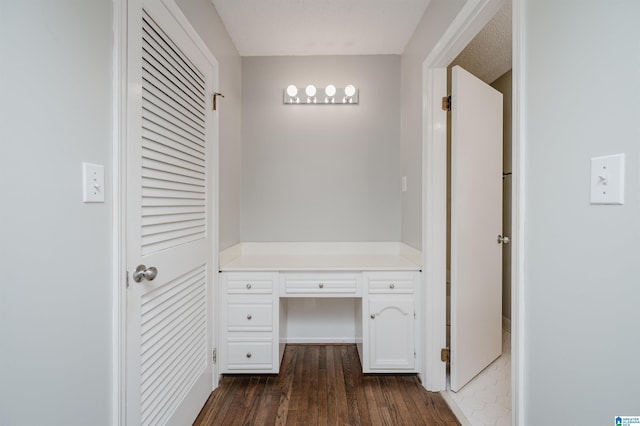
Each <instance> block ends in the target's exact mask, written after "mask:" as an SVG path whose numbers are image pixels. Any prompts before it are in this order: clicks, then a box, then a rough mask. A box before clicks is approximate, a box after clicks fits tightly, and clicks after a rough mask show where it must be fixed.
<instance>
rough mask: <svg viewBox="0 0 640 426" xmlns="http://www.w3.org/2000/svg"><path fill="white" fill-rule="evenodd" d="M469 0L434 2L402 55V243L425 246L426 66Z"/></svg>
mask: <svg viewBox="0 0 640 426" xmlns="http://www.w3.org/2000/svg"><path fill="white" fill-rule="evenodd" d="M464 3H465V0H431V2H430V3H429V6H428V7H427V10H426V11H425V13H424V16H423V17H422V20H421V21H420V23H419V24H418V27H417V28H416V31H415V32H414V34H413V36H412V37H411V39H410V40H409V42H408V43H407V46H406V47H405V50H404V53H403V54H402V154H401V155H402V160H401V161H402V162H401V175H402V176H407V192H405V193H403V194H402V242H404V243H406V244H408V245H410V246H412V247H415V248H417V249H420V248H421V247H422V120H423V108H422V105H423V99H422V93H423V88H422V76H423V73H422V64H423V62H424V60H425V59H426V57H427V55H428V54H429V52H431V50H432V49H433V47H434V46H435V44H436V43H437V42H438V40H440V37H442V34H443V33H444V31H445V30H446V29H447V28H448V26H449V24H450V23H451V21H452V20H453V18H454V17H455V16H456V15H457V14H458V12H459V11H460V10H461V9H462V6H463V5H464Z"/></svg>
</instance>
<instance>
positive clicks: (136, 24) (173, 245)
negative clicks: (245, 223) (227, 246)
mask: <svg viewBox="0 0 640 426" xmlns="http://www.w3.org/2000/svg"><path fill="white" fill-rule="evenodd" d="M127 20H128V28H127V49H128V54H127V135H126V208H125V210H126V268H127V271H128V288H127V292H126V304H127V308H126V327H125V328H126V360H125V362H126V367H125V368H126V372H125V377H126V378H125V386H126V400H125V404H126V408H125V415H126V423H127V424H131V425H134V424H135V425H138V424H139V425H146V424H149V425H156V424H188V423H189V424H190V423H191V422H193V420H194V419H195V417H196V415H197V414H198V412H199V410H200V409H201V408H202V405H203V404H204V402H205V401H206V399H207V397H208V396H209V394H210V392H211V390H212V389H213V387H214V385H215V383H214V380H213V379H214V374H213V365H212V347H213V337H214V336H213V330H214V328H213V280H214V279H215V276H216V274H217V262H216V257H214V256H213V253H215V250H216V247H217V244H216V241H217V225H216V223H217V219H216V214H215V212H216V209H217V203H216V199H217V123H216V120H215V117H214V115H213V112H212V110H211V98H210V97H211V94H212V93H213V91H214V90H213V88H214V84H216V83H217V82H216V78H217V63H216V61H215V58H213V57H212V55H211V54H210V53H209V52H208V51H207V50H206V48H205V47H204V43H202V41H201V40H199V39H198V37H197V35H196V33H195V31H194V30H193V29H192V28H191V27H190V26H189V24H188V21H187V20H186V18H185V17H184V15H182V13H181V12H180V10H179V8H178V7H177V6H176V5H175V3H173V2H172V1H170V0H144V1H142V2H138V1H131V2H129V5H128V11H127ZM138 265H145V266H146V267H152V266H153V267H156V268H157V270H158V274H157V277H156V278H155V279H154V280H152V281H149V280H144V279H143V280H142V281H141V282H135V281H134V279H133V276H132V273H133V271H135V270H136V267H138Z"/></svg>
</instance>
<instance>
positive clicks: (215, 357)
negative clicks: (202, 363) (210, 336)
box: [211, 348, 218, 364]
mask: <svg viewBox="0 0 640 426" xmlns="http://www.w3.org/2000/svg"><path fill="white" fill-rule="evenodd" d="M211 358H212V360H213V363H214V364H215V363H216V362H218V350H217V349H215V348H214V349H213V356H212V357H211Z"/></svg>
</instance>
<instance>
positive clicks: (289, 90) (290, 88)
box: [287, 84, 298, 98]
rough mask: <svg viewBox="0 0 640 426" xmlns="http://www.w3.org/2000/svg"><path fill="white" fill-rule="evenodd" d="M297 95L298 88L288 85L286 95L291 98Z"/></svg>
mask: <svg viewBox="0 0 640 426" xmlns="http://www.w3.org/2000/svg"><path fill="white" fill-rule="evenodd" d="M297 94H298V88H297V87H296V86H294V85H293V84H290V85H289V86H287V95H289V96H290V97H292V98H293V97H294V96H296V95H297Z"/></svg>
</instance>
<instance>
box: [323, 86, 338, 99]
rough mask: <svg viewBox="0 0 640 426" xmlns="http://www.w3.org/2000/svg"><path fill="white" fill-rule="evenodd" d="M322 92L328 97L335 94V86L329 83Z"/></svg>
mask: <svg viewBox="0 0 640 426" xmlns="http://www.w3.org/2000/svg"><path fill="white" fill-rule="evenodd" d="M324 93H325V94H326V95H327V96H329V97H332V96H335V94H336V86H334V85H333V84H329V85H328V86H327V87H326V88H325V89H324Z"/></svg>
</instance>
